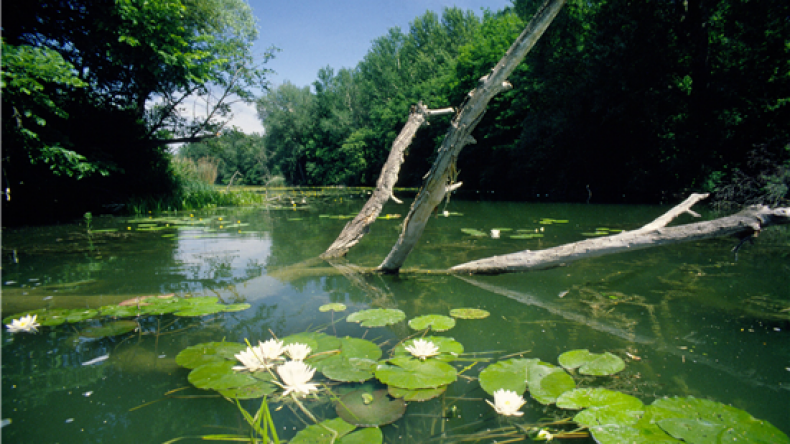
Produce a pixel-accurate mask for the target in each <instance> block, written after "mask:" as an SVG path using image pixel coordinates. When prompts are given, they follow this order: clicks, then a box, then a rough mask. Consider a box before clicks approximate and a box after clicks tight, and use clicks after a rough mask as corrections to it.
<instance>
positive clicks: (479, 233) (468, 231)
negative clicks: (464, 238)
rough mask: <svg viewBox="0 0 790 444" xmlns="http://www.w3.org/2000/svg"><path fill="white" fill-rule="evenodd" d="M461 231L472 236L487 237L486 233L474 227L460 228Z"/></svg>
mask: <svg viewBox="0 0 790 444" xmlns="http://www.w3.org/2000/svg"><path fill="white" fill-rule="evenodd" d="M461 231H462V232H463V233H464V234H468V235H470V236H474V237H488V235H487V234H486V233H483V232H482V231H480V230H475V229H474V228H461Z"/></svg>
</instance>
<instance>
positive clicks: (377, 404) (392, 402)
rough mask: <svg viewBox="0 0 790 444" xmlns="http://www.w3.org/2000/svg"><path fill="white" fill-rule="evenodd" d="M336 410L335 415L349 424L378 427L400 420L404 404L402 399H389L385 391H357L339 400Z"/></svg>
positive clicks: (404, 409)
mask: <svg viewBox="0 0 790 444" xmlns="http://www.w3.org/2000/svg"><path fill="white" fill-rule="evenodd" d="M365 395H367V396H365ZM336 410H337V415H338V416H340V417H341V418H343V420H345V421H346V422H348V423H349V424H354V425H356V426H359V427H378V426H382V425H385V424H391V423H393V422H395V421H397V420H398V419H400V418H401V417H402V416H403V414H404V413H405V412H406V402H404V401H403V399H397V398H390V397H389V396H388V395H387V390H376V391H374V392H373V393H368V392H367V391H366V390H364V389H359V390H354V391H353V392H349V393H346V394H345V395H344V396H343V397H342V398H340V402H338V403H337V406H336Z"/></svg>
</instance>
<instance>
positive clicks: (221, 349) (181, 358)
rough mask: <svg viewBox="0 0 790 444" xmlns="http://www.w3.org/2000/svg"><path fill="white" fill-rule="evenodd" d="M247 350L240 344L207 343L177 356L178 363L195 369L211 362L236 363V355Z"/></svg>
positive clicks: (197, 345) (194, 346)
mask: <svg viewBox="0 0 790 444" xmlns="http://www.w3.org/2000/svg"><path fill="white" fill-rule="evenodd" d="M246 349H247V346H246V345H243V344H240V343H238V342H205V343H202V344H196V345H193V346H191V347H187V348H185V349H183V350H181V352H180V353H179V354H178V355H177V356H176V363H177V364H178V365H180V366H181V367H186V368H191V369H194V368H197V367H200V366H201V365H204V364H207V363H209V362H221V361H228V360H229V361H232V362H236V357H235V355H236V354H237V353H239V352H241V351H242V350H246Z"/></svg>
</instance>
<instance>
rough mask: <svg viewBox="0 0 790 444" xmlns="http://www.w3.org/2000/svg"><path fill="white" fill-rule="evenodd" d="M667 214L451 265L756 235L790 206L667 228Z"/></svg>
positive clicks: (508, 263) (530, 266)
mask: <svg viewBox="0 0 790 444" xmlns="http://www.w3.org/2000/svg"><path fill="white" fill-rule="evenodd" d="M700 196H702V198H704V197H705V196H707V195H706V194H704V195H700V194H695V195H692V196H691V197H690V198H689V199H687V200H686V202H684V203H683V204H681V205H679V206H678V207H675V208H673V209H672V210H671V211H670V212H669V213H667V214H675V215H679V214H680V213H682V212H689V211H690V210H688V208H685V209H683V208H681V207H682V206H683V205H684V204H686V203H687V202H689V201H690V200H693V199H696V200H699V199H700ZM665 216H666V215H664V216H662V217H660V218H658V219H656V221H654V222H652V223H650V224H648V225H646V226H645V227H643V228H640V229H638V230H634V231H626V232H623V233H619V234H616V235H612V236H606V237H599V238H592V239H586V240H583V241H580V242H574V243H571V244H565V245H560V246H558V247H554V248H548V249H545V250H539V251H530V250H525V251H520V252H518V253H512V254H505V255H501V256H493V257H489V258H485V259H479V260H476V261H472V262H467V263H464V264H460V265H456V266H454V267H452V268H450V271H452V272H455V273H469V274H499V273H513V272H522V271H532V270H542V269H546V268H552V267H556V266H561V265H566V264H569V263H571V262H575V261H578V260H581V259H588V258H592V257H599V256H604V255H607V254H614V253H622V252H624V251H633V250H641V249H644V248H650V247H657V246H662V245H671V244H677V243H682V242H690V241H699V240H703V239H711V238H715V237H723V236H735V235H737V236H739V237H747V236H756V235H757V234H758V233H759V232H760V230H761V229H762V228H765V227H768V226H771V225H780V224H788V223H790V208H775V209H771V208H768V207H766V206H762V205H755V206H752V207H749V208H747V209H745V210H743V211H741V212H740V213H737V214H733V215H731V216H727V217H722V218H719V219H714V220H710V221H706V222H697V223H693V224H686V225H679V226H676V227H668V228H667V227H666V224H668V223H669V221H670V219H668V218H666V217H665ZM736 248H737V247H736Z"/></svg>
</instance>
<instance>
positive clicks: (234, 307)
mask: <svg viewBox="0 0 790 444" xmlns="http://www.w3.org/2000/svg"><path fill="white" fill-rule="evenodd" d="M250 307H252V305H250V304H247V303H238V304H228V305H225V306H223V309H222V311H224V312H226V313H230V312H236V311H242V310H246V309H248V308H250Z"/></svg>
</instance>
